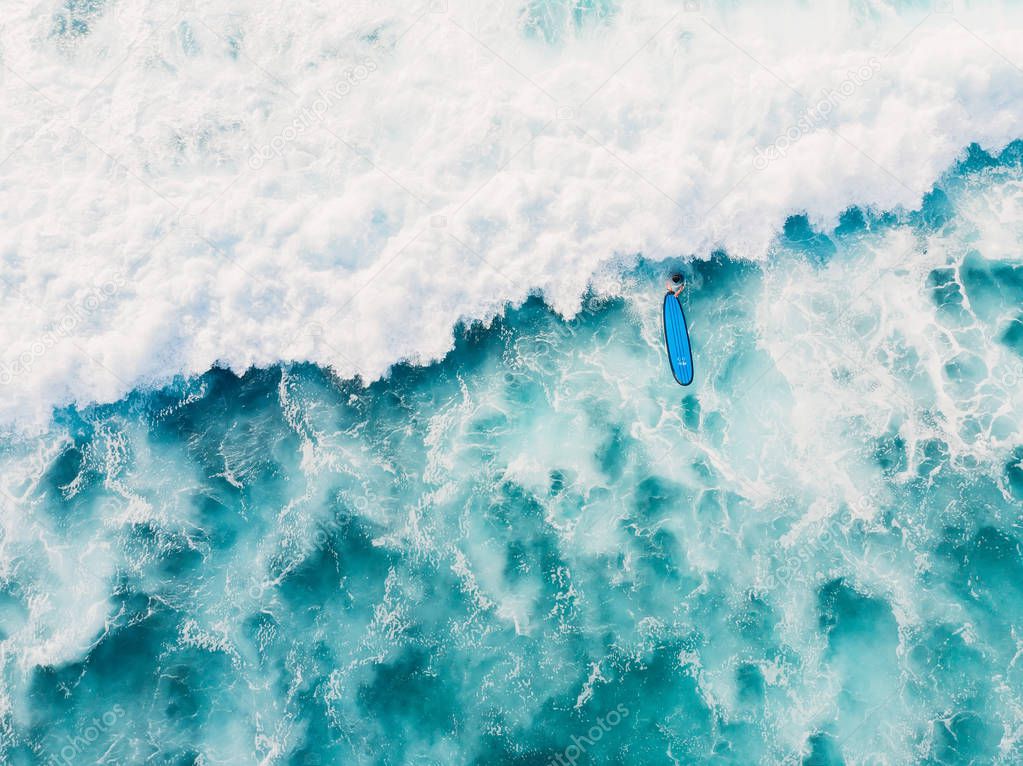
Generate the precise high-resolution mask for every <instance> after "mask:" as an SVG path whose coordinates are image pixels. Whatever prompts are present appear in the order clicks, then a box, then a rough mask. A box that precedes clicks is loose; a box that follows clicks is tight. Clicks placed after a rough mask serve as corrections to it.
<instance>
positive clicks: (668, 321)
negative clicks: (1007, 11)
mask: <svg viewBox="0 0 1023 766" xmlns="http://www.w3.org/2000/svg"><path fill="white" fill-rule="evenodd" d="M664 343H665V345H667V347H668V364H670V365H671V374H672V375H674V376H675V380H676V381H677V382H678V383H679V385H682V386H688V385H689V384H690V383H692V382H693V349H692V347H691V346H690V345H689V328H687V327H686V317H685V314H683V313H682V304H681V303H680V302H679V300H678V298H676V297H675V296H674V295H673V294H672V293H667V294H665V296H664Z"/></svg>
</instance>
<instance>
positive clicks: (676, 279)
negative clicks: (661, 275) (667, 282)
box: [671, 273, 682, 285]
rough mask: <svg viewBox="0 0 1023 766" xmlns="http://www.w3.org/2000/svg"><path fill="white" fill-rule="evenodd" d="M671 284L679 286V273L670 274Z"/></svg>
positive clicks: (680, 282)
mask: <svg viewBox="0 0 1023 766" xmlns="http://www.w3.org/2000/svg"><path fill="white" fill-rule="evenodd" d="M671 283H672V284H673V285H680V284H682V275H681V274H679V273H675V274H672V275H671Z"/></svg>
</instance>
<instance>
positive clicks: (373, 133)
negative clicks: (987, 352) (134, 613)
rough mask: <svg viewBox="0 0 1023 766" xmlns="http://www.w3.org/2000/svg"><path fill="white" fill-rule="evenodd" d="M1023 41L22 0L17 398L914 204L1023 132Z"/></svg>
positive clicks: (370, 353) (782, 17)
mask: <svg viewBox="0 0 1023 766" xmlns="http://www.w3.org/2000/svg"><path fill="white" fill-rule="evenodd" d="M944 10H948V11H951V10H954V11H955V12H954V13H952V12H944ZM1021 49H1023V9H1021V8H1013V7H1010V6H1009V5H1008V4H1005V5H992V6H985V7H984V8H983V9H980V8H976V9H964V8H961V7H959V6H955V7H954V8H953V6H952V5H951V4H944V3H936V4H935V6H934V7H933V8H919V7H913V8H909V9H906V8H900V7H896V6H893V5H891V4H887V3H880V2H873V3H851V4H827V5H823V6H822V5H818V4H814V6H813V7H807V6H806V5H805V4H797V3H785V4H779V3H770V4H768V3H751V4H746V5H743V6H741V7H729V8H727V9H726V10H722V9H720V8H718V7H717V6H716V5H713V6H712V5H711V4H709V3H702V4H700V3H692V2H685V3H683V2H649V1H647V0H638V1H636V2H629V3H620V4H614V3H606V2H605V3H589V4H585V5H579V6H575V5H572V4H569V3H564V2H562V3H557V2H534V3H532V4H526V3H518V4H516V3H486V4H481V3H476V2H468V0H448V1H447V2H443V1H440V2H429V3H422V4H415V3H400V4H399V3H391V2H383V3H376V2H373V3H370V2H355V3H351V4H346V6H345V7H344V9H341V10H339V9H334V8H328V7H324V6H318V5H316V4H312V3H297V4H295V3H290V4H287V5H286V6H280V7H278V8H277V9H276V10H273V11H267V10H258V9H256V8H255V7H253V6H251V5H250V4H242V3H229V2H222V1H221V0H213V1H212V2H204V3H187V2H185V3H180V4H179V5H177V6H176V7H173V5H172V6H168V4H166V3H156V2H105V3H103V2H90V3H81V2H74V1H73V0H69V2H68V3H65V4H60V5H58V4H56V3H53V4H46V3H37V2H27V1H24V2H11V3H8V9H7V10H6V11H5V18H4V27H3V29H2V30H0V56H2V61H3V70H2V72H3V88H4V92H5V98H4V102H3V106H2V107H0V109H2V113H0V117H2V120H0V124H2V126H3V127H2V129H0V130H2V132H0V163H2V164H0V210H3V213H2V214H0V215H2V226H0V257H2V262H0V269H2V271H0V275H2V280H0V294H2V298H3V300H2V301H0V328H2V329H0V332H2V337H0V347H2V348H3V349H4V350H3V352H2V356H0V365H2V366H0V383H2V385H3V396H2V397H0V422H2V423H4V424H6V427H10V426H11V425H12V424H17V425H18V426H20V427H42V426H45V424H46V423H47V422H48V421H49V419H50V417H51V413H52V408H53V407H54V406H55V405H61V404H65V403H70V402H78V403H88V402H105V401H113V400H116V399H118V398H120V397H122V396H124V395H125V394H127V393H128V392H129V391H131V390H133V389H135V388H137V387H139V386H150V385H159V384H163V383H166V382H168V381H170V380H171V379H172V378H173V377H174V376H175V375H180V374H184V375H191V374H197V373H201V372H203V371H205V370H207V369H209V368H210V367H211V366H213V365H216V364H220V365H224V366H228V367H230V368H232V369H234V370H236V371H242V370H245V369H247V368H249V367H251V366H253V365H255V366H269V365H272V364H274V363H275V362H278V361H291V360H308V361H312V362H316V363H318V364H320V365H323V366H329V367H331V368H333V369H334V370H335V371H336V372H337V373H338V374H339V375H341V376H342V377H354V376H360V377H361V378H362V379H364V380H367V381H369V380H373V379H376V378H379V377H380V376H382V375H384V374H386V373H387V371H388V369H389V368H390V367H391V366H392V365H393V364H394V363H395V362H397V361H399V360H409V361H413V362H428V361H430V360H435V359H438V358H440V357H442V356H443V355H444V354H445V353H447V352H448V351H449V350H450V349H451V348H452V345H453V338H454V334H453V328H454V327H455V326H456V324H457V323H459V322H460V321H472V320H482V321H484V322H487V321H490V320H491V319H492V318H493V317H494V316H496V315H498V314H500V313H502V312H503V311H504V310H505V309H506V307H507V306H508V305H509V304H511V305H519V304H521V303H522V302H523V301H524V300H525V299H526V298H527V297H528V296H529V295H531V294H538V295H540V296H542V297H543V298H544V300H546V301H547V302H548V303H549V304H550V305H551V306H552V307H554V308H555V309H556V310H557V311H559V312H561V313H562V314H564V315H566V316H571V315H573V314H574V313H575V312H576V311H577V310H578V309H579V307H580V302H581V298H582V296H583V295H584V294H585V293H586V291H587V290H588V289H592V290H594V291H596V292H597V293H604V294H615V293H616V292H617V291H618V290H619V280H618V276H619V275H620V274H621V272H622V269H623V268H624V267H627V266H629V265H630V264H631V263H632V262H633V260H634V258H635V256H636V255H637V254H640V253H641V254H643V255H644V256H646V257H647V258H649V259H651V260H658V259H664V258H668V257H674V256H684V257H697V258H705V257H707V256H709V254H710V253H711V252H713V251H715V250H717V249H723V250H725V251H726V252H727V253H728V255H729V257H731V258H739V259H765V258H768V257H769V256H770V253H771V250H772V243H773V242H774V241H775V238H776V237H777V235H778V234H779V233H780V232H781V230H782V227H783V226H784V224H785V222H786V220H787V219H788V218H789V217H790V216H792V215H795V214H800V213H805V215H806V216H807V221H808V222H809V224H810V225H811V226H812V227H815V228H817V229H818V230H828V229H831V228H833V227H834V226H835V225H836V223H837V222H838V220H839V217H840V215H841V214H842V213H843V211H845V210H847V209H848V208H850V207H852V206H857V207H860V208H862V209H864V210H895V211H898V210H912V209H915V208H917V207H919V205H920V204H921V201H922V199H923V197H924V195H925V194H926V193H927V192H928V191H929V190H930V188H931V186H932V185H933V184H934V182H935V181H936V179H938V178H939V177H940V175H941V173H942V172H944V171H945V170H947V169H948V168H949V167H950V166H951V164H952V163H953V162H954V161H955V160H956V158H957V157H958V156H960V154H961V153H962V152H963V150H964V148H965V147H967V146H968V145H969V144H971V143H978V144H979V145H981V146H982V147H984V148H986V149H988V150H992V151H997V150H999V149H1000V148H1002V147H1003V146H1004V145H1006V144H1007V143H1008V142H1009V141H1011V140H1012V139H1015V138H1017V137H1019V136H1020V134H1021V132H1023V131H1021V116H1020V110H1019V108H1018V104H1019V103H1020V102H1021V99H1023V78H1021V77H1020V75H1019V69H1018V67H1017V66H1016V65H1015V64H1014V63H1013V62H1012V61H1011V60H1010V57H1011V55H1012V52H1014V51H1019V50H1021Z"/></svg>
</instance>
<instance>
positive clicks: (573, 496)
mask: <svg viewBox="0 0 1023 766" xmlns="http://www.w3.org/2000/svg"><path fill="white" fill-rule="evenodd" d="M1020 153H1021V147H1020V146H1019V145H1018V144H1017V145H1014V146H1012V147H1010V148H1009V149H1008V150H1007V151H1006V152H1005V153H1004V154H1003V155H1002V156H1001V157H989V156H987V155H985V154H983V153H982V152H980V151H979V150H973V151H972V152H971V153H970V154H969V155H968V156H967V157H966V158H965V159H964V161H963V163H962V164H961V165H960V166H958V167H957V168H956V169H954V170H953V171H952V172H950V173H949V174H948V176H947V177H946V179H945V180H944V181H943V182H942V184H941V186H940V188H939V189H936V190H935V191H933V192H932V193H931V194H930V195H929V197H928V200H927V203H926V205H925V206H924V208H923V209H922V210H921V211H920V212H918V213H914V214H912V215H902V216H899V215H893V214H882V213H876V212H864V211H857V210H852V211H850V212H849V213H848V214H847V215H846V216H845V217H844V218H843V223H842V225H841V226H840V227H839V228H838V230H836V231H835V232H833V233H831V234H828V235H825V234H822V233H820V232H815V231H814V230H813V229H812V228H811V227H810V226H809V224H808V223H807V221H806V220H805V219H801V218H799V217H795V218H792V219H790V220H789V222H788V224H787V225H786V229H785V234H784V236H783V237H782V238H781V240H780V241H779V243H778V245H777V247H776V249H775V252H774V253H773V255H772V258H771V259H770V260H769V261H767V262H766V263H764V264H760V265H757V264H752V263H745V262H737V261H734V260H731V259H730V258H729V257H728V255H727V254H725V253H719V254H717V255H715V256H714V257H713V258H711V259H709V260H706V261H699V262H680V263H679V265H680V266H681V268H682V269H683V270H684V271H685V273H686V275H687V281H688V284H689V286H690V287H689V290H688V292H687V294H686V297H685V306H686V311H687V315H688V318H689V321H690V326H691V329H692V335H693V340H694V354H695V356H696V365H697V380H696V382H695V384H694V385H693V386H692V387H691V388H688V389H683V388H680V387H678V386H676V385H675V384H674V383H673V382H672V380H671V376H670V374H669V372H668V369H667V366H666V361H665V359H664V358H663V350H662V348H661V339H660V325H659V322H660V300H661V289H662V287H661V285H662V283H663V276H664V274H665V271H666V269H667V268H668V267H669V266H670V264H666V263H661V262H658V263H652V262H647V261H644V260H642V259H641V260H639V261H635V262H631V263H629V264H627V265H626V266H624V267H623V271H622V273H621V275H620V280H619V281H620V287H619V289H618V290H617V292H616V294H608V295H591V296H590V297H589V298H588V299H587V301H586V303H585V305H584V309H583V311H582V312H581V313H580V315H579V316H577V317H576V318H574V319H572V320H571V321H564V320H563V319H561V318H560V317H558V316H557V315H556V314H554V313H553V312H552V311H551V310H550V309H548V308H547V307H546V306H545V304H544V303H543V302H542V301H541V300H539V299H538V298H534V299H532V300H530V301H529V302H527V303H526V304H525V305H523V306H521V307H518V308H510V309H509V310H508V311H507V312H506V315H505V316H504V317H503V318H502V319H500V320H498V321H496V322H495V323H494V324H493V325H492V326H490V327H481V326H472V327H463V328H460V329H459V330H458V331H457V344H456V348H455V350H454V351H453V352H452V353H451V354H449V355H448V357H447V358H446V359H445V360H444V361H442V362H440V363H437V364H433V365H430V366H427V367H415V366H407V365H406V366H400V367H398V368H396V369H395V370H394V371H393V372H392V374H391V375H390V377H388V378H387V379H385V380H382V381H378V382H376V383H373V384H372V385H369V386H363V385H362V384H361V383H359V382H357V381H342V380H338V379H336V378H335V377H334V376H333V375H332V374H331V373H330V372H329V371H327V370H324V369H322V368H318V367H315V366H308V365H283V366H278V367H274V368H271V369H263V370H253V371H251V372H249V373H248V374H246V375H244V376H242V377H238V376H236V375H234V374H232V373H230V372H227V371H224V370H219V369H214V370H211V371H210V372H208V373H207V374H205V375H203V376H201V377H198V378H195V379H188V380H180V381H178V383H177V384H176V385H174V386H171V387H169V388H165V389H162V390H158V391H151V390H144V391H143V390H140V391H136V392H135V393H133V394H132V395H131V396H129V397H127V398H126V399H124V400H123V401H119V402H117V403H115V404H110V405H103V406H95V407H87V408H74V407H72V408H67V409H62V410H60V411H58V412H56V413H55V419H54V423H53V426H52V428H51V429H50V431H49V432H48V433H46V434H43V435H41V436H34V437H27V436H13V435H12V436H9V437H7V438H6V439H5V442H4V446H3V452H2V456H0V461H2V466H3V475H4V489H5V492H6V495H5V498H4V508H5V510H4V516H3V519H4V524H3V528H2V532H3V537H2V540H0V551H2V556H0V561H2V570H0V574H2V582H3V587H2V594H0V642H2V643H0V646H2V653H0V657H2V661H3V665H2V672H3V688H4V698H3V707H2V709H0V712H2V716H3V717H2V719H0V724H2V725H0V752H2V753H3V761H4V762H6V763H12V764H29V763H105V764H128V763H153V764H252V763H267V764H295V765H296V766H298V765H300V764H310V765H311V764H329V763H394V764H398V763H407V764H432V763H437V764H446V763H481V764H482V763H520V764H538V765H540V764H550V763H558V764H564V763H585V762H591V763H629V764H632V763H635V764H646V763H672V762H674V763H685V764H753V763H764V764H780V763H785V764H797V763H802V764H814V765H823V764H904V763H921V764H969V763H974V764H980V763H1002V764H1011V763H1020V762H1023V741H1021V739H1020V732H1021V731H1023V662H1021V661H1020V659H1019V658H1020V657H1021V656H1023V655H1021V651H1023V635H1021V633H1020V628H1019V626H1020V624H1021V619H1023V593H1021V590H1023V554H1021V547H1020V539H1021V532H1020V518H1021V513H1020V511H1021V501H1023V423H1021V417H1020V404H1021V401H1023V365H1021V363H1023V329H1021V328H1023V309H1021V308H1020V307H1021V305H1023V261H1021V260H1020V256H1019V242H1020V240H1019V238H1018V233H1019V232H1018V226H1019V219H1018V218H1016V219H1013V218H1012V215H1013V213H1012V210H1013V208H1011V204H1012V199H1013V195H1014V194H1019V192H1018V189H1019V185H1020V184H1021V183H1023V171H1021V168H1020ZM1015 204H1017V205H1018V204H1019V203H1018V202H1017V203H1015ZM1017 209H1018V208H1017ZM1007 211H1008V212H1007ZM992 221H994V222H995V223H996V224H998V225H993V224H992ZM1007 221H1008V222H1007ZM1013 221H1015V223H1013ZM1013 226H1015V227H1017V229H1013V228H1012V227H1013Z"/></svg>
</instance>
